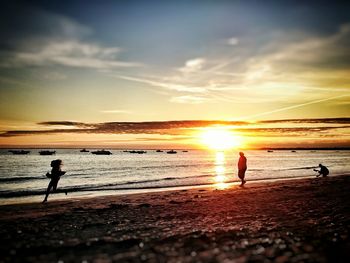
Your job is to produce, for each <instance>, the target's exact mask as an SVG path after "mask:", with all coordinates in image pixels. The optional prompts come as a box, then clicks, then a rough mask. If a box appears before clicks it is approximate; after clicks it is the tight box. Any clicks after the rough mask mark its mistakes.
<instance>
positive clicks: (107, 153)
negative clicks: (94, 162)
mask: <svg viewBox="0 0 350 263" xmlns="http://www.w3.org/2000/svg"><path fill="white" fill-rule="evenodd" d="M91 153H92V154H96V155H110V154H112V153H111V152H110V151H106V150H98V151H93V152H91Z"/></svg>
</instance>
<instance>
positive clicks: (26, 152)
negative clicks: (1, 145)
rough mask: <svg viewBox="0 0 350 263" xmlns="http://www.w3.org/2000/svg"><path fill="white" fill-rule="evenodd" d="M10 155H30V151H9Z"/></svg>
mask: <svg viewBox="0 0 350 263" xmlns="http://www.w3.org/2000/svg"><path fill="white" fill-rule="evenodd" d="M9 152H10V153H13V154H18V155H19V154H28V153H30V151H25V150H9Z"/></svg>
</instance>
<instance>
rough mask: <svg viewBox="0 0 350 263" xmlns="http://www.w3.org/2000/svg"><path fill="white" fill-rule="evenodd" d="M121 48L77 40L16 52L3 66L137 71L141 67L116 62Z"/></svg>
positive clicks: (129, 63) (42, 44) (55, 42)
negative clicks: (131, 69)
mask: <svg viewBox="0 0 350 263" xmlns="http://www.w3.org/2000/svg"><path fill="white" fill-rule="evenodd" d="M119 52H120V48H118V47H102V46H99V45H97V44H91V43H82V42H80V41H77V40H62V41H58V42H57V41H50V42H47V43H41V46H40V47H36V48H35V49H33V48H32V50H27V51H16V52H13V53H12V54H10V55H9V57H8V59H7V60H6V61H5V62H4V63H5V64H3V66H6V67H27V66H28V67H29V66H42V67H44V66H54V65H59V66H66V67H78V68H94V69H101V70H102V69H111V68H119V67H138V66H141V64H139V63H134V62H123V61H119V60H117V59H116V57H117V54H118V53H119Z"/></svg>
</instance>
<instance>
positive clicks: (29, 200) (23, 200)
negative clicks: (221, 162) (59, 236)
mask: <svg viewBox="0 0 350 263" xmlns="http://www.w3.org/2000/svg"><path fill="white" fill-rule="evenodd" d="M346 175H350V174H347V173H345V174H344V173H341V174H332V175H331V176H332V177H334V176H346ZM313 178H315V176H312V175H309V176H298V177H280V178H262V179H253V180H247V185H246V187H247V186H248V187H249V186H253V187H254V186H256V185H259V184H268V183H273V182H280V181H290V180H303V179H313ZM239 184H240V181H238V180H237V179H235V180H230V181H228V182H224V183H208V184H197V185H193V184H192V185H180V186H164V187H163V186H162V187H158V186H154V187H140V188H132V187H130V188H127V187H126V188H118V189H110V190H109V189H101V190H88V189H87V190H77V191H74V192H69V191H68V195H69V196H67V195H65V194H64V192H65V190H63V189H60V187H58V191H57V192H56V193H51V194H50V196H49V202H57V201H64V200H74V199H82V198H95V197H103V196H113V195H116V196H121V195H134V194H147V193H158V192H169V191H181V190H190V189H207V190H208V189H213V188H219V190H223V189H226V188H230V187H233V186H237V185H239ZM44 195H45V191H43V192H42V193H40V194H35V195H28V196H24V197H23V196H11V197H2V199H0V207H1V206H6V205H16V204H35V203H38V202H39V203H40V202H41V201H42V200H41V199H42V197H43V196H44ZM57 195H59V196H58V197H57ZM50 198H51V199H52V198H54V199H53V200H51V201H50Z"/></svg>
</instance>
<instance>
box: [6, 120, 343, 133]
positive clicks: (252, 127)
mask: <svg viewBox="0 0 350 263" xmlns="http://www.w3.org/2000/svg"><path fill="white" fill-rule="evenodd" d="M271 123H273V124H281V125H283V124H284V123H298V124H300V123H303V124H310V125H313V124H333V125H334V126H317V127H315V126H305V125H304V126H303V127H283V126H282V127H264V126H263V125H265V124H271ZM38 124H39V125H41V126H48V127H51V126H53V127H55V126H67V128H64V129H63V128H60V129H46V130H43V129H38V130H12V131H6V132H3V133H1V134H0V137H13V136H24V135H40V134H67V133H85V134H90V133H91V134H160V135H174V136H175V135H189V134H191V132H193V131H195V130H198V129H201V128H206V127H212V126H226V127H227V128H228V129H232V130H233V131H235V132H241V133H243V134H252V135H254V136H258V135H259V134H260V135H261V134H266V133H278V134H280V135H281V134H284V135H286V134H289V135H298V134H299V135H300V134H307V133H309V132H310V133H318V134H322V132H325V131H331V130H337V129H350V118H326V119H287V120H266V121H260V122H258V123H249V122H245V121H216V120H183V121H150V122H105V123H83V122H73V121H47V122H40V123H38ZM344 124H346V125H344ZM256 125H260V127H256ZM336 125H338V126H336Z"/></svg>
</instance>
